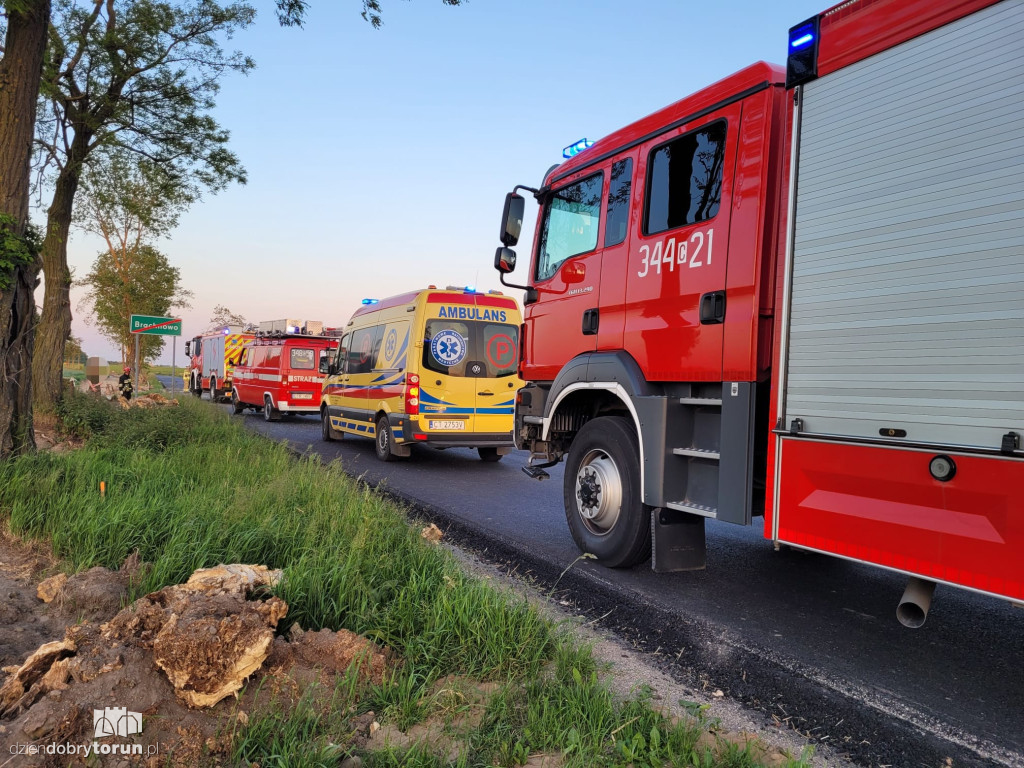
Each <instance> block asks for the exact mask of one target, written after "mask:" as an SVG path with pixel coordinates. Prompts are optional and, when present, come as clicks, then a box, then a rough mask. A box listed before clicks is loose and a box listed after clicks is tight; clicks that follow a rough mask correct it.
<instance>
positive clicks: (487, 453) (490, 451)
mask: <svg viewBox="0 0 1024 768" xmlns="http://www.w3.org/2000/svg"><path fill="white" fill-rule="evenodd" d="M476 452H477V453H479V454H480V461H485V462H487V463H488V464H491V463H493V462H495V461H501V454H500V453H498V449H497V448H477V449H476Z"/></svg>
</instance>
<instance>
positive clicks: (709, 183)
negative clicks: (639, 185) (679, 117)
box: [644, 120, 726, 235]
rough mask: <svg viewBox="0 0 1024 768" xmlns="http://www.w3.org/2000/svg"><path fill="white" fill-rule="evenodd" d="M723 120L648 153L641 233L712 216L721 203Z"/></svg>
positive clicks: (651, 232)
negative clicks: (645, 204) (645, 206)
mask: <svg viewBox="0 0 1024 768" xmlns="http://www.w3.org/2000/svg"><path fill="white" fill-rule="evenodd" d="M725 128H726V123H725V121H724V120H719V121H718V122H715V123H711V124H710V125H706V126H704V127H703V128H701V129H699V130H696V131H691V132H690V133H687V134H684V135H683V136H679V137H678V138H675V139H673V140H672V141H670V142H668V143H667V144H662V145H661V146H660V147H657V148H655V150H654V151H653V152H651V156H650V160H649V165H648V173H647V179H648V182H647V212H646V214H645V217H644V233H645V234H648V235H653V234H656V233H658V232H664V231H665V230H667V229H675V228H676V227H684V226H686V225H688V224H696V223H697V222H700V221H707V220H708V219H711V218H714V216H715V214H717V213H718V206H719V204H720V203H721V202H722V166H723V165H724V164H725Z"/></svg>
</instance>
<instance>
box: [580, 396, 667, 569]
mask: <svg viewBox="0 0 1024 768" xmlns="http://www.w3.org/2000/svg"><path fill="white" fill-rule="evenodd" d="M562 496H563V501H564V503H565V517H566V520H567V521H568V523H569V531H570V532H571V533H572V538H573V540H574V541H575V542H576V546H578V547H579V548H580V549H581V550H582V551H583V552H589V553H590V554H592V555H595V556H596V557H597V559H598V561H599V562H600V563H601V564H602V565H605V566H607V567H609V568H629V567H630V566H633V565H636V564H637V563H640V562H643V561H644V560H646V559H647V558H648V557H649V556H650V553H651V530H650V528H651V523H650V508H649V507H647V506H645V505H644V504H643V502H642V501H641V499H642V498H643V497H642V495H641V489H640V450H639V447H638V443H637V436H636V431H635V430H634V429H633V425H632V424H631V423H630V422H629V421H628V420H627V419H624V418H622V417H620V416H602V417H599V418H596V419H594V420H592V421H588V422H587V423H586V424H584V425H583V428H582V429H581V430H580V431H579V434H577V435H576V439H575V440H573V442H572V445H571V446H570V448H569V456H568V459H567V461H566V467H565V481H564V483H563V486H562Z"/></svg>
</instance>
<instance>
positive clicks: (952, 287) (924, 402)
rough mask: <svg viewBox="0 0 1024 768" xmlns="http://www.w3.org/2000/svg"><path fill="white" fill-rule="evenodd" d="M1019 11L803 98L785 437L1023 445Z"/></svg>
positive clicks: (1023, 87)
mask: <svg viewBox="0 0 1024 768" xmlns="http://www.w3.org/2000/svg"><path fill="white" fill-rule="evenodd" d="M1021 41H1024V4H1022V3H1020V2H1019V1H1018V0H1006V1H1005V2H1003V3H1000V4H998V5H995V6H991V7H989V8H987V9H985V10H983V11H979V12H977V13H975V14H973V15H971V16H968V17H966V18H963V19H960V20H959V21H956V22H954V23H952V24H949V25H946V26H944V27H941V28H939V29H936V30H933V31H932V32H930V33H927V34H926V35H923V36H921V37H918V38H916V39H913V40H910V41H908V42H906V43H903V44H902V45H899V46H897V47H895V48H892V49H889V50H887V51H884V52H882V53H880V54H877V55H875V56H872V57H871V58H868V59H865V60H863V61H860V62H858V63H856V64H853V65H851V66H849V67H846V68H845V69H842V70H839V71H838V72H835V73H833V74H830V75H828V76H826V77H823V78H821V79H820V80H816V81H813V82H811V83H809V84H807V86H806V87H805V91H804V105H803V116H802V126H801V135H800V155H799V166H798V167H799V175H798V192H797V214H796V224H795V231H794V241H793V242H794V244H793V265H792V294H791V296H792V303H791V313H790V330H789V333H790V340H789V343H790V346H789V354H788V371H787V395H786V405H785V421H784V425H785V427H786V428H788V427H789V426H790V425H791V423H792V420H793V419H796V418H800V419H803V421H804V431H805V432H811V433H819V434H836V435H848V436H856V437H865V438H869V437H874V438H878V437H879V430H880V429H884V428H889V427H892V428H897V429H904V430H906V440H907V441H915V442H916V441H921V442H935V443H942V444H947V445H962V446H984V447H990V448H991V447H996V448H998V446H999V445H1000V439H1001V436H1002V435H1003V434H1005V433H1006V432H1007V431H1008V430H1011V429H1013V430H1015V431H1018V432H1021V431H1022V430H1024V48H1022V47H1021V46H1022V42H1021Z"/></svg>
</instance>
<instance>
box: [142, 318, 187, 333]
mask: <svg viewBox="0 0 1024 768" xmlns="http://www.w3.org/2000/svg"><path fill="white" fill-rule="evenodd" d="M130 328H131V332H132V333H147V334H152V335H155V336H181V318H180V317H150V316H149V315H132V321H131V326H130Z"/></svg>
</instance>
